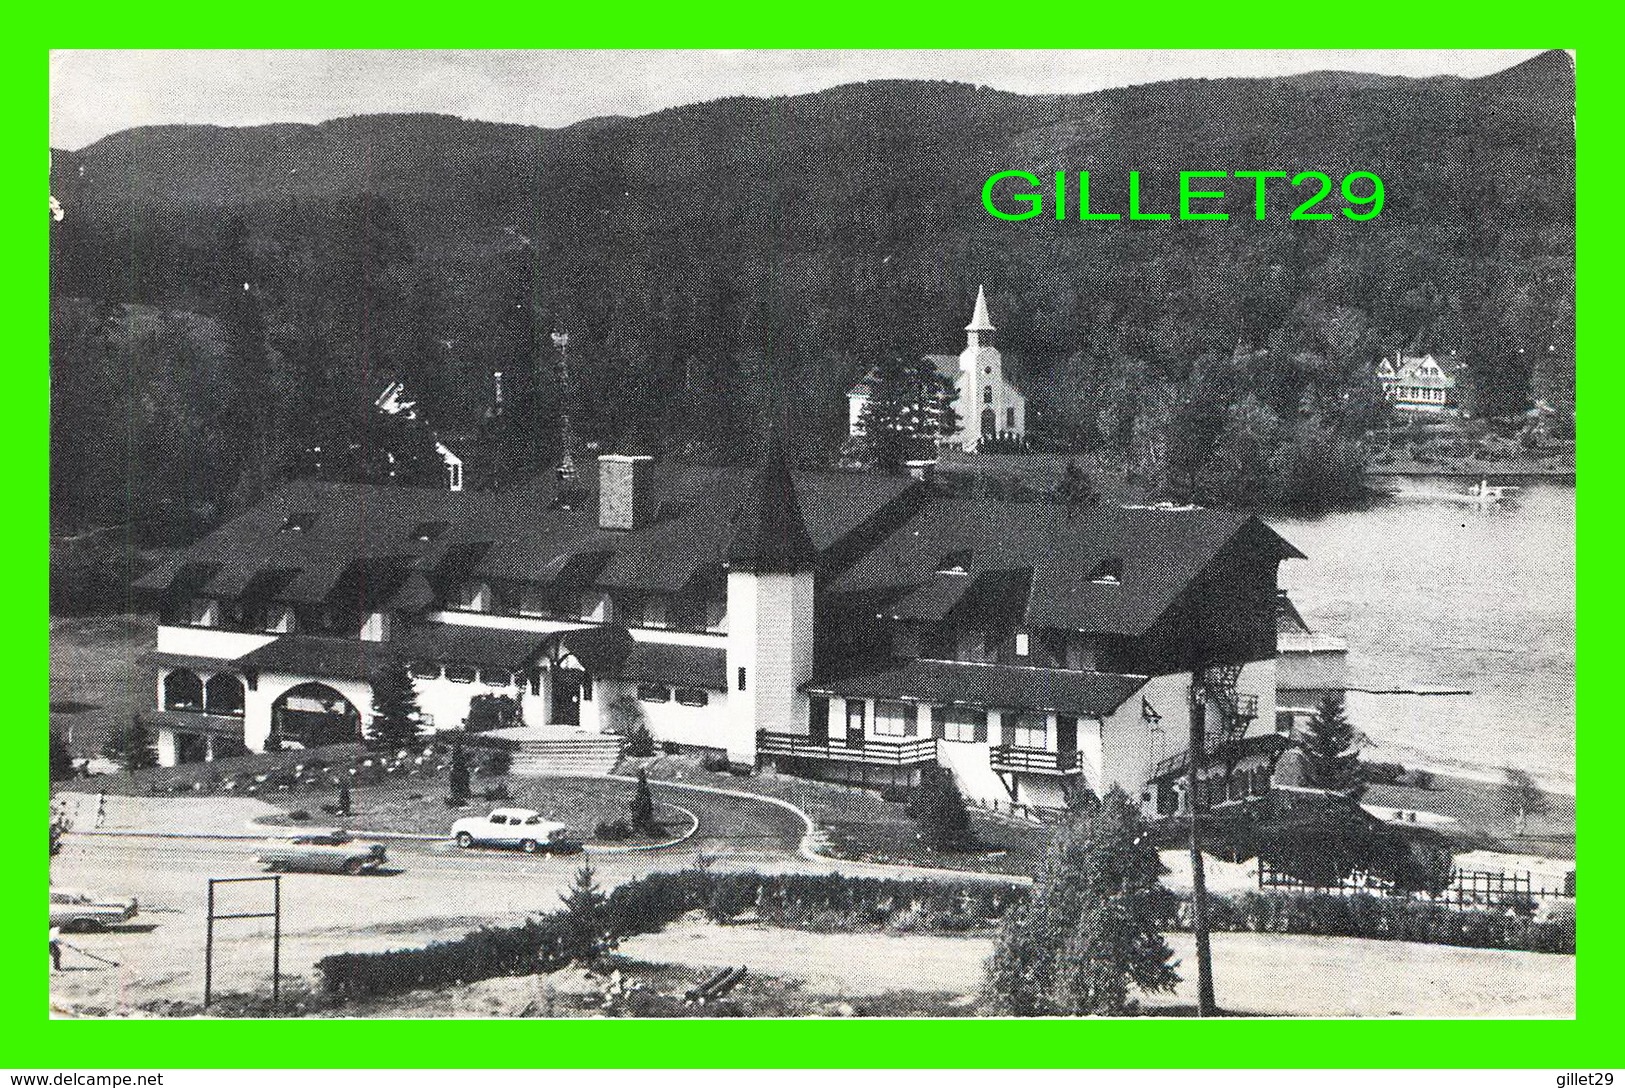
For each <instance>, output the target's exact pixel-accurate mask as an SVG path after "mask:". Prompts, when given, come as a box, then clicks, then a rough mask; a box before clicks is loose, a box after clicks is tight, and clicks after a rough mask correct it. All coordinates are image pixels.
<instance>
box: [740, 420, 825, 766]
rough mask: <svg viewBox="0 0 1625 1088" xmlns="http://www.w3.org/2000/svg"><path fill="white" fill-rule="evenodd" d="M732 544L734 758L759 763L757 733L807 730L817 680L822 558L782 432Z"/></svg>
mask: <svg viewBox="0 0 1625 1088" xmlns="http://www.w3.org/2000/svg"><path fill="white" fill-rule="evenodd" d="M738 525H739V529H738V532H737V533H736V534H735V535H734V539H733V543H732V544H731V545H730V546H729V548H728V647H727V653H728V675H727V680H728V705H727V728H726V742H727V747H728V758H729V759H731V760H733V761H734V762H736V763H755V761H756V733H757V731H758V730H762V729H765V730H768V731H770V732H775V733H789V732H794V733H802V734H805V732H806V728H807V697H806V696H805V695H803V694H802V692H801V690H800V689H801V685H802V684H804V683H806V682H807V681H808V680H810V679H812V668H813V585H814V581H813V567H814V564H815V562H816V560H817V557H818V552H817V549H816V548H815V547H814V546H813V542H812V538H811V537H810V536H809V535H808V533H807V526H806V523H805V522H804V521H803V520H802V517H801V507H800V506H799V504H798V503H797V502H796V491H795V483H794V481H792V480H791V478H790V468H789V465H788V464H787V462H786V460H785V456H784V448H783V446H782V445H781V444H780V442H779V441H778V438H777V433H776V432H775V434H774V436H773V437H772V438H770V440H769V442H768V448H767V454H766V456H765V457H764V459H763V461H762V466H761V468H760V469H759V470H758V471H757V473H756V476H755V478H754V479H753V480H752V481H751V485H750V488H749V490H748V491H747V493H746V495H745V499H744V502H743V503H742V504H741V506H740V510H739V515H738Z"/></svg>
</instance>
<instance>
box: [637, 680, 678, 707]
mask: <svg viewBox="0 0 1625 1088" xmlns="http://www.w3.org/2000/svg"><path fill="white" fill-rule="evenodd" d="M638 702H640V703H669V702H671V689H670V688H668V687H664V686H662V685H660V684H639V685H638Z"/></svg>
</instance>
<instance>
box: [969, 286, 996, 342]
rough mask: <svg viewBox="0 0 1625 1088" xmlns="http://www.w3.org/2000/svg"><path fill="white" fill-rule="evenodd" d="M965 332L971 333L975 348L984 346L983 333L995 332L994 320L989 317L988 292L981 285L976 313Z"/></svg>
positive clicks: (977, 293) (977, 291)
mask: <svg viewBox="0 0 1625 1088" xmlns="http://www.w3.org/2000/svg"><path fill="white" fill-rule="evenodd" d="M965 331H966V332H968V333H970V346H971V347H973V348H978V347H981V346H982V334H983V333H992V332H993V331H994V329H993V319H992V318H990V317H988V315H987V291H986V290H985V289H983V288H982V286H981V285H978V286H977V288H976V312H975V313H973V314H971V318H970V324H969V325H966V326H965Z"/></svg>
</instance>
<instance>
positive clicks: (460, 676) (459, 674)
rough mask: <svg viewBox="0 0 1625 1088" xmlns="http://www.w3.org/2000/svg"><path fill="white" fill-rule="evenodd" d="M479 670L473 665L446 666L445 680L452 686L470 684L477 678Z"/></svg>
mask: <svg viewBox="0 0 1625 1088" xmlns="http://www.w3.org/2000/svg"><path fill="white" fill-rule="evenodd" d="M479 674H480V670H478V669H476V668H475V667H474V666H473V665H447V666H446V679H447V680H450V681H451V682H452V683H453V684H472V683H473V682H474V681H475V679H476V678H478V676H479Z"/></svg>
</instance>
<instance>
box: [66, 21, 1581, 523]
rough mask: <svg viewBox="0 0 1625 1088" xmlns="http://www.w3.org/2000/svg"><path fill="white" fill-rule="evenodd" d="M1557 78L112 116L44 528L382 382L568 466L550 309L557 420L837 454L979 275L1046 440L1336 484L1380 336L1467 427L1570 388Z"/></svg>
mask: <svg viewBox="0 0 1625 1088" xmlns="http://www.w3.org/2000/svg"><path fill="white" fill-rule="evenodd" d="M1080 63H1087V61H1086V60H1085V61H1080ZM1573 102H1574V85H1573V78H1572V73H1571V69H1570V64H1569V60H1568V58H1567V57H1566V56H1565V55H1563V54H1561V53H1552V54H1546V55H1543V56H1541V57H1537V58H1535V59H1534V60H1532V61H1530V62H1528V63H1526V64H1524V65H1521V66H1519V67H1518V68H1515V69H1512V70H1510V71H1508V72H1503V73H1500V74H1498V75H1495V76H1491V77H1488V78H1485V79H1481V80H1470V81H1469V80H1459V79H1443V78H1441V79H1429V80H1405V79H1398V78H1388V77H1383V78H1378V77H1368V76H1358V75H1342V74H1326V73H1321V74H1317V75H1313V76H1304V77H1293V78H1286V79H1276V80H1252V81H1249V80H1226V81H1184V82H1178V83H1169V84H1159V85H1152V86H1141V87H1130V88H1122V89H1114V90H1107V91H1101V92H1097V93H1094V94H1088V95H1078V96H1038V97H1031V96H1020V95H1015V94H1009V93H1005V92H1001V91H996V90H991V89H988V88H983V87H972V86H967V85H962V84H949V83H919V82H880V83H866V84H859V85H851V86H844V87H838V88H835V89H833V90H829V91H825V92H822V93H818V94H812V95H807V96H803V97H797V98H787V99H773V100H758V99H726V100H721V101H715V102H709V103H704V104H700V105H694V106H687V107H682V108H679V109H673V110H668V111H664V112H661V113H658V114H653V115H650V116H647V117H639V118H605V119H599V120H594V121H589V122H583V123H581V124H577V125H574V126H571V127H569V128H566V129H562V130H557V131H549V130H542V129H535V128H527V127H524V126H515V125H496V124H487V123H481V122H476V121H465V120H458V119H454V118H448V117H440V116H416V115H398V116H371V117H356V118H347V119H343V120H336V121H332V122H328V123H326V124H321V125H315V126H306V125H276V126H268V127H262V128H247V129H221V128H210V127H157V128H142V129H136V130H131V131H127V132H121V133H117V134H115V135H112V136H109V137H107V138H105V139H103V140H101V141H99V142H97V143H95V144H93V145H91V146H89V147H87V148H84V149H82V150H79V151H72V152H69V151H57V152H56V153H55V155H54V159H53V170H52V191H53V193H54V194H55V195H56V197H57V198H58V199H59V200H60V202H61V204H62V206H63V208H64V210H65V215H64V218H63V219H62V220H61V221H60V222H57V223H55V224H53V227H52V251H51V273H52V315H51V317H52V360H51V364H52V374H53V381H54V388H53V401H52V442H53V474H52V500H53V518H54V520H55V523H56V527H57V529H58V531H61V532H70V531H75V530H83V529H87V528H97V527H102V526H108V525H122V524H127V523H133V524H135V525H136V526H137V527H138V528H137V530H136V535H137V538H138V539H139V540H141V541H144V542H145V541H154V540H160V539H164V538H166V537H174V536H184V535H186V534H187V533H189V532H192V531H194V529H195V526H196V523H197V522H198V521H199V520H203V521H207V520H208V519H209V518H211V517H213V516H215V515H216V513H217V512H218V511H219V510H220V509H222V508H223V507H229V506H232V505H236V504H240V503H242V502H245V501H249V500H251V499H252V498H253V497H254V496H255V495H257V494H259V493H260V492H261V491H263V490H264V489H265V488H267V487H270V486H274V484H275V483H276V482H277V481H278V480H280V479H282V478H284V477H285V476H287V475H288V474H289V473H292V472H296V471H299V470H300V468H299V466H300V458H299V451H300V450H301V449H305V448H308V447H309V446H311V445H312V444H313V443H314V444H324V443H326V444H330V445H332V446H333V447H335V448H336V447H338V446H342V445H343V444H344V443H346V442H351V441H353V440H355V439H357V438H361V439H364V438H365V437H366V435H367V433H368V428H370V427H373V426H375V421H374V419H373V418H372V416H371V415H370V414H369V412H368V410H367V408H368V402H369V400H370V394H368V393H367V392H366V390H367V388H368V381H369V380H370V379H372V378H375V377H377V376H379V375H381V374H385V373H389V374H396V375H399V376H400V377H402V378H404V379H405V380H406V381H407V382H408V384H409V386H410V388H411V389H412V391H413V393H414V394H415V396H416V397H417V398H418V400H419V403H420V405H421V406H422V408H423V410H424V412H425V414H426V415H427V416H428V417H429V420H430V422H432V423H433V425H434V426H436V427H437V428H438V429H439V430H441V431H442V432H443V433H445V434H450V435H456V436H458V437H459V441H461V442H462V443H464V444H465V446H466V447H467V448H468V451H469V453H470V459H471V464H472V465H473V467H474V470H475V471H474V475H475V476H476V477H477V478H478V479H481V480H483V481H485V482H486V483H489V484H499V483H504V482H509V481H515V480H519V479H522V478H523V477H524V476H525V475H526V474H527V473H529V472H532V471H534V470H536V469H538V468H540V467H545V466H547V465H549V464H551V463H552V461H553V460H554V459H555V458H556V456H557V452H558V425H557V424H558V418H559V390H558V383H557V376H556V371H555V366H554V359H553V353H552V347H551V343H550V341H549V338H548V335H547V334H548V333H549V332H551V331H553V330H555V329H559V330H567V331H568V332H569V334H570V350H571V358H570V369H571V374H572V376H573V378H574V390H573V405H572V413H571V414H572V418H573V423H574V427H575V430H576V432H577V434H578V436H580V437H582V438H583V439H598V440H601V441H605V442H615V441H623V440H627V439H628V438H631V437H634V436H635V437H636V438H637V439H638V440H640V441H641V442H644V443H647V444H649V445H653V446H656V447H659V448H661V449H664V450H667V451H670V452H674V453H683V454H685V455H687V456H692V457H703V458H709V459H721V460H730V459H739V458H742V457H747V456H749V455H750V452H751V448H752V442H753V436H754V435H755V434H756V432H757V427H756V422H757V418H758V416H759V414H760V413H761V412H762V411H763V410H764V409H766V408H767V407H769V406H770V405H773V404H775V403H776V402H777V401H778V400H779V399H781V398H782V399H783V400H785V401H787V402H788V404H789V405H790V407H792V408H793V416H794V418H795V420H796V421H797V426H798V428H799V433H798V434H797V435H796V440H797V444H798V446H799V447H800V448H801V449H802V451H803V453H804V455H805V456H809V457H818V456H826V455H828V454H829V453H831V452H832V451H833V450H834V449H835V448H836V447H837V446H838V445H839V443H840V440H841V438H842V434H843V431H844V413H845V402H844V396H843V394H844V392H845V390H846V388H847V387H848V386H849V385H850V384H851V382H852V381H853V380H854V379H855V378H856V377H857V376H858V375H859V374H861V373H862V372H863V371H864V370H866V369H867V368H868V366H869V365H870V364H871V363H873V362H874V361H875V360H876V359H877V358H880V357H881V356H883V355H884V354H887V353H894V354H901V355H904V356H905V357H906V356H911V355H916V354H919V353H922V352H926V351H957V350H958V348H959V347H960V346H961V345H962V343H963V333H962V331H961V329H962V327H963V325H964V324H965V321H966V319H967V317H968V315H969V309H970V302H971V299H972V298H973V297H974V295H975V290H976V285H977V284H978V283H985V284H986V285H987V288H988V294H989V299H990V301H991V303H992V306H993V312H994V318H995V320H996V322H997V323H998V325H999V344H1000V347H1001V348H1002V350H1003V351H1004V352H1005V354H1006V357H1007V358H1008V359H1010V360H1011V361H1012V363H1013V365H1014V367H1015V368H1016V370H1017V372H1018V373H1019V375H1020V381H1021V382H1022V384H1023V387H1024V388H1025V389H1026V390H1027V391H1028V393H1029V396H1030V398H1031V399H1032V401H1033V404H1034V409H1035V412H1034V421H1033V427H1034V429H1035V430H1037V431H1038V432H1039V434H1040V437H1041V439H1042V440H1043V441H1046V442H1048V443H1052V444H1066V445H1068V446H1070V447H1072V448H1076V449H1079V450H1083V451H1100V452H1102V453H1103V454H1105V455H1107V456H1111V457H1116V458H1119V459H1121V460H1123V461H1125V462H1127V463H1129V464H1130V465H1131V466H1133V467H1135V468H1136V470H1137V471H1141V472H1142V473H1143V474H1144V475H1145V476H1146V477H1147V478H1148V479H1150V480H1152V481H1154V482H1155V483H1156V484H1157V486H1159V487H1161V488H1162V489H1163V490H1166V491H1168V492H1169V493H1175V494H1193V495H1197V496H1198V497H1200V498H1203V499H1204V500H1206V501H1210V502H1231V501H1234V502H1256V501H1286V502H1303V501H1305V500H1310V499H1312V500H1315V501H1329V500H1335V499H1336V498H1337V497H1338V495H1339V494H1341V490H1340V489H1344V488H1345V487H1346V485H1347V484H1348V482H1349V480H1348V471H1347V470H1348V468H1349V466H1350V465H1354V464H1357V461H1358V457H1359V451H1358V442H1359V440H1360V438H1361V436H1362V434H1363V432H1364V428H1365V427H1366V426H1367V425H1368V424H1369V423H1370V422H1371V420H1372V419H1373V417H1374V414H1376V413H1378V412H1380V406H1378V405H1377V404H1375V403H1374V396H1373V391H1372V386H1371V382H1370V366H1371V363H1372V361H1373V360H1374V359H1375V358H1376V357H1377V356H1379V355H1380V354H1382V353H1383V352H1384V351H1391V350H1393V349H1397V348H1408V349H1414V350H1426V351H1431V352H1433V353H1435V354H1436V355H1439V356H1441V357H1444V356H1447V355H1448V354H1449V353H1450V352H1452V351H1454V352H1457V353H1458V359H1460V360H1465V361H1466V362H1467V363H1468V364H1469V368H1468V371H1467V381H1468V386H1469V396H1470V400H1471V402H1472V406H1473V407H1474V408H1475V409H1477V410H1479V411H1481V412H1483V413H1486V414H1490V413H1510V412H1517V411H1521V410H1522V409H1523V408H1524V407H1526V406H1527V404H1528V402H1529V400H1530V399H1531V397H1536V396H1538V397H1542V398H1544V399H1547V400H1553V401H1556V402H1559V403H1561V404H1563V405H1564V407H1565V408H1567V407H1568V406H1569V405H1570V404H1571V403H1572V402H1571V399H1570V398H1572V373H1573V297H1574V295H1573V268H1574V266H1573V258H1574V232H1573V221H1574V202H1573V201H1574V195H1573V194H1574V174H1573V170H1574V129H1573ZM1005 169H1025V170H1030V171H1032V172H1033V173H1035V174H1038V175H1040V176H1043V175H1046V174H1048V173H1051V172H1053V171H1055V170H1068V171H1077V170H1083V169H1087V170H1090V171H1091V173H1092V175H1093V176H1094V178H1095V179H1096V180H1095V186H1094V188H1095V202H1096V204H1097V206H1120V205H1121V204H1122V203H1123V201H1124V199H1125V198H1124V188H1125V185H1126V176H1127V172H1128V171H1129V170H1131V169H1137V170H1140V171H1141V172H1142V174H1143V175H1144V176H1146V177H1148V178H1162V179H1164V182H1163V185H1164V188H1165V190H1166V189H1167V188H1169V187H1171V184H1172V182H1171V179H1173V178H1175V177H1176V176H1177V174H1178V172H1179V171H1180V170H1196V169H1214V170H1239V169H1286V170H1290V171H1297V170H1302V169H1320V170H1324V171H1326V172H1327V173H1329V174H1332V175H1333V176H1334V177H1336V176H1338V175H1340V174H1342V173H1345V172H1348V171H1352V170H1367V171H1373V172H1375V173H1378V174H1380V175H1381V176H1382V177H1383V178H1384V179H1385V180H1386V183H1387V185H1386V188H1387V205H1386V208H1385V210H1384V211H1383V213H1382V215H1381V216H1380V217H1379V218H1378V219H1376V220H1373V221H1370V222H1363V223H1361V222H1351V221H1348V220H1345V219H1342V218H1341V217H1339V218H1338V219H1337V220H1335V221H1330V222H1288V221H1287V220H1285V218H1284V217H1282V216H1272V218H1271V219H1270V220H1269V221H1266V222H1263V223H1258V222H1254V221H1252V220H1250V219H1247V220H1232V221H1229V222H1207V223H1192V222H1178V221H1174V222H1128V221H1121V222H1106V223H1101V222H1093V223H1080V222H1072V221H1069V222H1064V223H1057V222H1055V221H1054V220H1053V219H1052V218H1048V217H1040V218H1038V219H1034V220H1030V221H1026V222H1002V221H998V220H994V219H992V218H990V217H988V216H987V215H986V214H985V213H984V212H983V211H982V210H981V207H980V202H979V192H980V187H981V183H982V180H983V179H985V178H986V177H987V176H988V175H989V174H990V173H993V172H995V171H998V170H1005ZM1238 347H1239V348H1240V349H1241V350H1239V351H1238ZM495 371H501V372H502V373H503V375H504V378H503V385H504V403H505V408H506V414H505V415H504V416H502V417H501V418H500V419H497V420H495V421H493V420H491V419H489V418H488V416H489V409H490V408H491V405H492V398H493V378H492V375H493V372H495Z"/></svg>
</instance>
